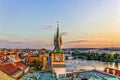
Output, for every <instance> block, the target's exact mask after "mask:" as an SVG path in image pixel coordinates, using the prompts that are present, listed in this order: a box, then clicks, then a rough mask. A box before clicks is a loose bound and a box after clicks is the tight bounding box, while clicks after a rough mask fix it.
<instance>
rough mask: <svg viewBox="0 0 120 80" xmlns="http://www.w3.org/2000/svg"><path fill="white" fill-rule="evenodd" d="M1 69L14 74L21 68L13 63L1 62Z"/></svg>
mask: <svg viewBox="0 0 120 80" xmlns="http://www.w3.org/2000/svg"><path fill="white" fill-rule="evenodd" d="M0 70H1V71H3V72H5V73H6V74H8V75H12V74H13V73H15V72H17V71H18V70H19V68H17V67H15V66H14V65H13V64H9V63H8V64H0Z"/></svg>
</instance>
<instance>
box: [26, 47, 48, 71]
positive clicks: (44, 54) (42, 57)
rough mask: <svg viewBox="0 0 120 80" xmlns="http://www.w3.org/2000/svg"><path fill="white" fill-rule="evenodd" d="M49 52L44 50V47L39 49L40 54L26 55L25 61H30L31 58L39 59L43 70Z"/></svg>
mask: <svg viewBox="0 0 120 80" xmlns="http://www.w3.org/2000/svg"><path fill="white" fill-rule="evenodd" d="M48 57H49V54H48V53H47V52H46V49H41V53H40V54H36V53H33V54H30V55H28V56H27V62H28V63H31V62H32V61H33V60H39V61H40V62H42V64H43V68H42V70H45V67H46V64H47V61H48Z"/></svg>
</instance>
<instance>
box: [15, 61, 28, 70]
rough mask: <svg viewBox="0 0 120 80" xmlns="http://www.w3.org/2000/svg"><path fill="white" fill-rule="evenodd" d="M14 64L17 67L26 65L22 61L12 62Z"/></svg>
mask: <svg viewBox="0 0 120 80" xmlns="http://www.w3.org/2000/svg"><path fill="white" fill-rule="evenodd" d="M14 64H15V66H16V67H17V68H25V67H26V65H25V63H24V62H23V61H19V62H14Z"/></svg>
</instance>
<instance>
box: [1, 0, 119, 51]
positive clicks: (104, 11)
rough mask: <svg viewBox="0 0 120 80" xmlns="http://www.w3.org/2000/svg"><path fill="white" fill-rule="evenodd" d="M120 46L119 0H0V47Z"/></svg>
mask: <svg viewBox="0 0 120 80" xmlns="http://www.w3.org/2000/svg"><path fill="white" fill-rule="evenodd" d="M57 21H59V24H60V33H61V34H62V40H63V45H62V47H63V48H101V47H120V0H0V47H1V48H47V49H53V48H54V45H53V41H54V40H53V38H54V34H55V33H56V25H57Z"/></svg>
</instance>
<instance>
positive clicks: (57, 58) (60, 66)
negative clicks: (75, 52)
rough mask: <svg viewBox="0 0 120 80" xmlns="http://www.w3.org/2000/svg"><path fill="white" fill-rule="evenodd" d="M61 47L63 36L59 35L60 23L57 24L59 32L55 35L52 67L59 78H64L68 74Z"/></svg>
mask: <svg viewBox="0 0 120 80" xmlns="http://www.w3.org/2000/svg"><path fill="white" fill-rule="evenodd" d="M61 46H62V36H61V35H60V33H59V22H57V32H56V34H55V35H54V50H53V51H52V54H51V66H52V70H53V71H54V72H55V73H56V75H57V78H60V77H63V76H65V74H66V67H65V58H64V51H63V50H62V48H61Z"/></svg>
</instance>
